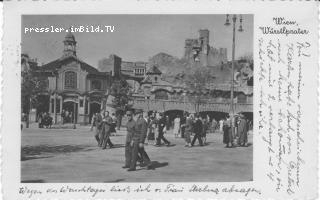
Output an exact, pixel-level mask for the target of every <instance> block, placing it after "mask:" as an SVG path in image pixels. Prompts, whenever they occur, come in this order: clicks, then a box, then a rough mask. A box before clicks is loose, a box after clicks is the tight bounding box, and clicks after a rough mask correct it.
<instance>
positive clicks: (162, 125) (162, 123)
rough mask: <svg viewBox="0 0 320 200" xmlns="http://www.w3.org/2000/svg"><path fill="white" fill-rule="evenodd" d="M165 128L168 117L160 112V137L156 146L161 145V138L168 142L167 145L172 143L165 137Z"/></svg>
mask: <svg viewBox="0 0 320 200" xmlns="http://www.w3.org/2000/svg"><path fill="white" fill-rule="evenodd" d="M165 129H166V118H165V116H164V115H163V113H161V114H160V120H159V122H158V132H159V135H158V138H157V143H156V146H160V145H161V140H163V142H164V143H165V144H166V145H168V146H169V145H170V142H169V141H168V140H167V139H166V138H165V137H164V132H165Z"/></svg>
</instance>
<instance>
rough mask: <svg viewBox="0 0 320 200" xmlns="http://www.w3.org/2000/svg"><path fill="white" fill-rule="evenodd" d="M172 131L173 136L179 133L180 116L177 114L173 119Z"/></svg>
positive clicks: (177, 135)
mask: <svg viewBox="0 0 320 200" xmlns="http://www.w3.org/2000/svg"><path fill="white" fill-rule="evenodd" d="M173 133H174V137H179V133H180V117H179V116H177V117H176V118H175V119H174V123H173Z"/></svg>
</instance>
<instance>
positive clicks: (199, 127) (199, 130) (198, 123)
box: [191, 115, 203, 146]
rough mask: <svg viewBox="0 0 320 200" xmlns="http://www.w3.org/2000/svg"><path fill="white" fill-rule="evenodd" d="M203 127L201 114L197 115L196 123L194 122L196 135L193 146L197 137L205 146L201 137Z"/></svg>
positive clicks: (201, 144)
mask: <svg viewBox="0 0 320 200" xmlns="http://www.w3.org/2000/svg"><path fill="white" fill-rule="evenodd" d="M202 129H203V125H202V121H201V119H200V118H199V115H196V118H195V123H194V137H193V140H192V142H191V146H193V145H194V143H195V141H196V140H197V139H198V141H199V144H200V146H203V143H202V139H201V136H202V131H203V130H202Z"/></svg>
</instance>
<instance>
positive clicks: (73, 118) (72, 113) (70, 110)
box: [62, 101, 78, 123]
mask: <svg viewBox="0 0 320 200" xmlns="http://www.w3.org/2000/svg"><path fill="white" fill-rule="evenodd" d="M62 109H63V110H64V111H65V119H64V122H65V123H77V120H78V103H75V102H73V101H67V102H64V103H63V105H62Z"/></svg>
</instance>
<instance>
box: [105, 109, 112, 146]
mask: <svg viewBox="0 0 320 200" xmlns="http://www.w3.org/2000/svg"><path fill="white" fill-rule="evenodd" d="M111 126H112V118H111V117H110V116H109V111H105V112H104V116H103V119H102V138H103V140H102V141H103V142H102V149H106V148H107V144H109V146H110V148H112V147H113V144H112V142H111V140H110V135H111V133H110V131H111Z"/></svg>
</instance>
